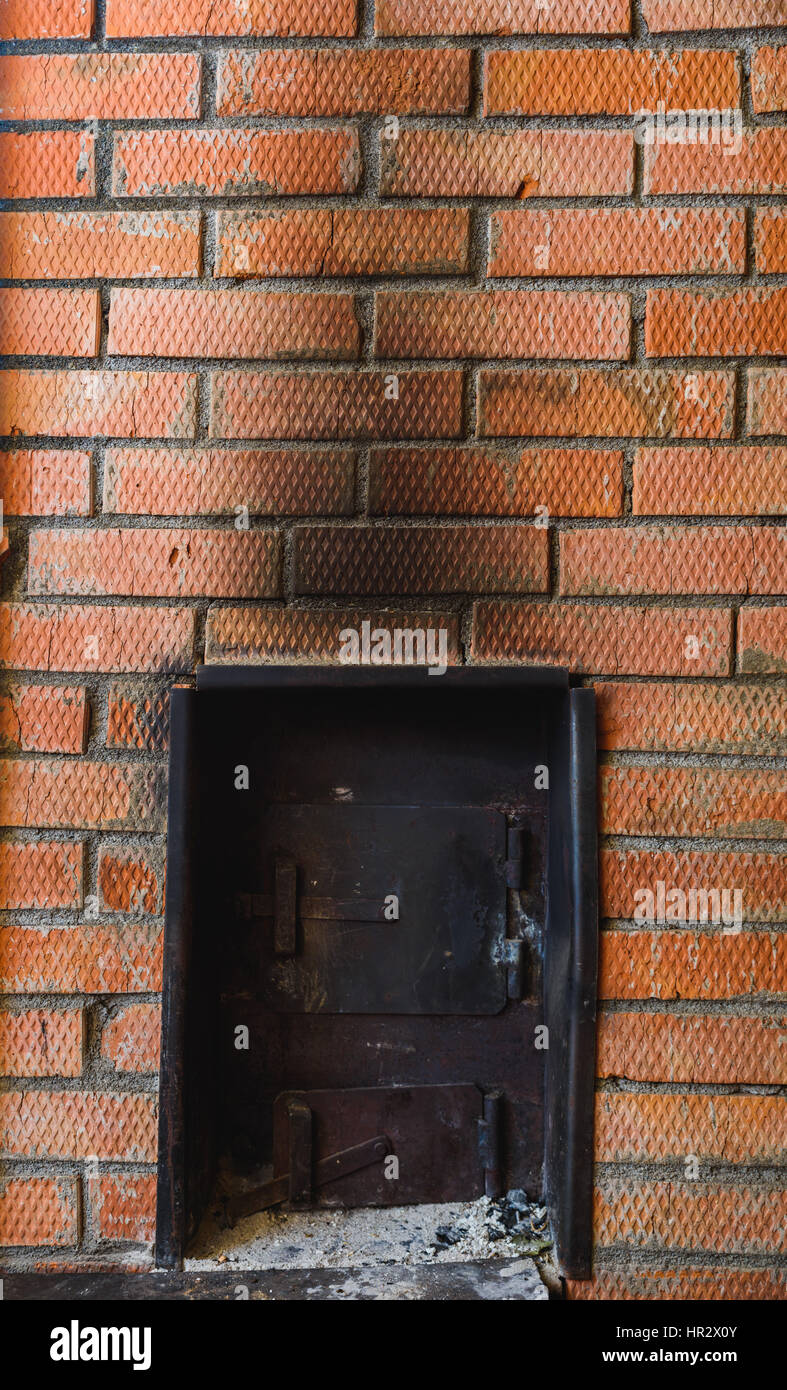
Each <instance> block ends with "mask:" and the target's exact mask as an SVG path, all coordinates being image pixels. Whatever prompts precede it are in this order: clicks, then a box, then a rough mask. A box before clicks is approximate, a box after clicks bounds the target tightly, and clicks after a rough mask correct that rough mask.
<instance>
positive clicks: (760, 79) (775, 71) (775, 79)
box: [751, 14, 787, 111]
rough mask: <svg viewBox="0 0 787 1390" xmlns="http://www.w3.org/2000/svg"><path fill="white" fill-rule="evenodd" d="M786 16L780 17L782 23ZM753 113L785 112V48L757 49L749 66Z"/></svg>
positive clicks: (786, 99) (786, 98)
mask: <svg viewBox="0 0 787 1390" xmlns="http://www.w3.org/2000/svg"><path fill="white" fill-rule="evenodd" d="M784 20H787V14H783V15H782V21H784ZM751 99H752V105H753V107H754V110H755V111H787V47H784V46H783V47H781V48H772V47H768V48H758V49H757V51H756V53H755V54H754V56H753V58H752V65H751Z"/></svg>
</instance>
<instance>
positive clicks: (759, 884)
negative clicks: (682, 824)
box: [600, 850, 787, 993]
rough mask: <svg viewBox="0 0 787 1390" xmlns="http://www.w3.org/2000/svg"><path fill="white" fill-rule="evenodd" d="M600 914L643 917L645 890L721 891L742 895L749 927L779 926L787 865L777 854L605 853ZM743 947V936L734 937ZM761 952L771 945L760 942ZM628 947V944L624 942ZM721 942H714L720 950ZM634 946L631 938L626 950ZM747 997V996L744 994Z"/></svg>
mask: <svg viewBox="0 0 787 1390" xmlns="http://www.w3.org/2000/svg"><path fill="white" fill-rule="evenodd" d="M600 863H601V876H600V877H601V882H600V887H601V912H602V916H605V917H632V918H633V917H640V918H641V917H643V916H644V912H643V906H642V903H643V899H642V898H641V897H640V898H638V897H637V896H635V895H636V894H637V893H638V892H641V890H643V889H649V890H650V891H651V892H652V893H653V894H654V896H655V895H656V893H657V891H658V888H657V885H658V884H659V883H663V884H665V885H666V892H667V893H669V891H670V890H671V889H680V890H682V892H683V893H688V891H689V890H690V889H692V888H694V889H697V890H699V889H705V890H708V891H709V890H711V889H716V890H718V891H719V892H723V891H724V890H728V892H729V897H730V898H732V893H733V890H734V889H736V888H738V889H740V890H741V894H742V899H743V917H744V920H746V921H749V922H780V921H783V920H784V917H785V914H786V913H787V865H785V863H784V859H783V857H780V856H779V855H778V854H734V853H715V852H713V851H710V850H708V851H694V850H688V851H675V852H672V851H669V850H655V851H654V850H651V851H648V850H602V853H601V860H600ZM729 939H730V940H731V941H733V942H735V941H738V942H740V940H741V938H740V937H730V938H729ZM758 939H759V941H760V947H758V949H760V948H764V947H765V945H766V944H767V943H766V941H765V938H758ZM624 944H625V943H624ZM721 944H722V943H721V942H720V941H719V940H716V941H714V942H711V946H712V948H713V949H714V950H719V949H720V947H721ZM635 945H636V942H634V941H633V940H632V939H631V938H629V941H628V946H629V947H630V948H632V949H633V948H634V947H635ZM742 992H743V993H745V992H746V991H745V990H743V991H742Z"/></svg>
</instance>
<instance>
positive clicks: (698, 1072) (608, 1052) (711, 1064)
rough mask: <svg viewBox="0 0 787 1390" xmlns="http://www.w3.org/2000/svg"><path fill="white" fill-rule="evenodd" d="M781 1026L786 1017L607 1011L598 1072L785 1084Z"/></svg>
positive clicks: (786, 1057)
mask: <svg viewBox="0 0 787 1390" xmlns="http://www.w3.org/2000/svg"><path fill="white" fill-rule="evenodd" d="M785 1028H787V1019H785V1018H760V1017H744V1018H740V1017H737V1016H732V1015H729V1014H727V1015H725V1016H723V1017H717V1016H715V1015H713V1014H700V1015H691V1014H681V1015H680V1016H679V1017H675V1016H674V1015H672V1014H651V1013H647V1014H644V1013H634V1014H627V1013H606V1012H605V1013H602V1014H601V1016H600V1018H599V1027H598V1050H597V1055H596V1066H597V1073H598V1075H599V1076H602V1077H620V1078H626V1079H628V1080H629V1081H669V1082H671V1083H672V1084H673V1085H680V1084H684V1083H685V1084H689V1085H709V1084H724V1083H727V1084H737V1085H739V1086H746V1085H750V1086H778V1085H784V1084H785V1082H787V1054H785V1050H784V1048H783V1047H782V1045H781V1043H782V1038H783V1036H784V1031H785Z"/></svg>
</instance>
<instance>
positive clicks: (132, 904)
mask: <svg viewBox="0 0 787 1390" xmlns="http://www.w3.org/2000/svg"><path fill="white" fill-rule="evenodd" d="M98 891H99V899H100V906H101V911H102V912H138V913H143V912H144V913H148V914H150V915H152V916H155V917H158V916H160V915H161V914H162V913H163V911H164V856H163V851H162V849H161V847H160V846H156V845H149V844H144V845H138V846H135V845H125V846H122V847H114V846H113V847H111V848H107V847H105V848H104V849H102V850H101V852H100V854H99V860H98Z"/></svg>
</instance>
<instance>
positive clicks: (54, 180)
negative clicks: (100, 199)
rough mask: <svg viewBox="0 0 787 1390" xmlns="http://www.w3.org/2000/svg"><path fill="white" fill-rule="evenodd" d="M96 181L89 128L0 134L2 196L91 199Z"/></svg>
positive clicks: (93, 150) (0, 194)
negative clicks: (87, 129)
mask: <svg viewBox="0 0 787 1390" xmlns="http://www.w3.org/2000/svg"><path fill="white" fill-rule="evenodd" d="M95 180H96V166H95V149H94V140H93V136H92V135H91V134H89V133H88V131H86V130H37V131H34V132H30V133H29V134H17V133H16V132H14V131H3V132H1V133H0V198H92V197H93V196H94V194H95V191H96V182H95Z"/></svg>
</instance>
